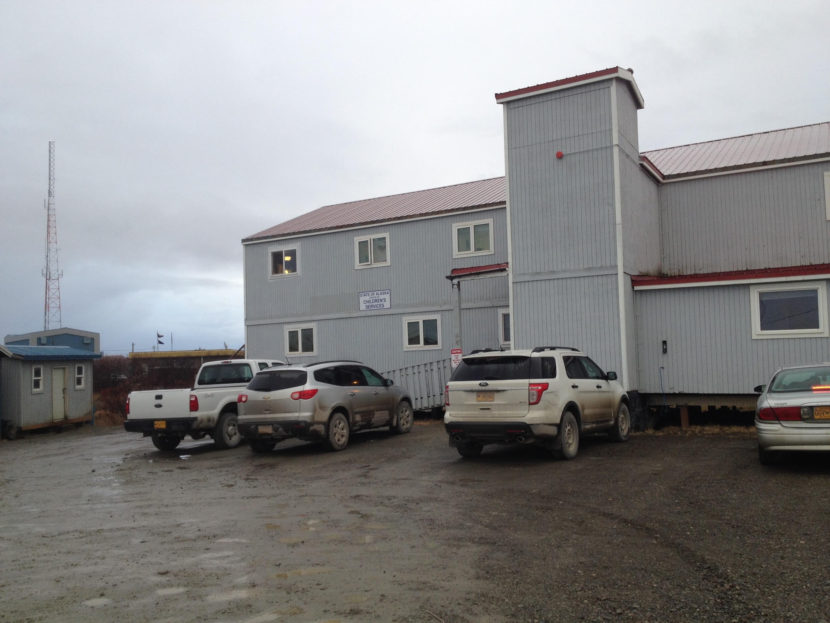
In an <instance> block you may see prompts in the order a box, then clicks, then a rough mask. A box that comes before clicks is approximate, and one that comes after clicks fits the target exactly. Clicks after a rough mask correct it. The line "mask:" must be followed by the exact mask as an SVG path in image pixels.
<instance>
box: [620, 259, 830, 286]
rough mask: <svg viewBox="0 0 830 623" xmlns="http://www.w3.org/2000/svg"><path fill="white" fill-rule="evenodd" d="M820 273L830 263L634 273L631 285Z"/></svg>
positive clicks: (829, 270)
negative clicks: (689, 272) (665, 274)
mask: <svg viewBox="0 0 830 623" xmlns="http://www.w3.org/2000/svg"><path fill="white" fill-rule="evenodd" d="M819 275H830V264H811V265H809V266H781V267H779V268H758V269H754V270H733V271H728V272H720V273H696V274H694V275H672V276H669V277H659V276H658V277H655V276H651V275H633V276H632V277H631V285H632V286H633V287H634V289H635V290H645V289H649V288H655V289H657V288H671V287H675V288H682V287H694V286H699V285H702V284H704V283H716V282H722V283H723V284H724V285H727V284H728V283H730V282H736V281H759V280H765V279H775V280H781V279H786V278H788V277H790V278H792V277H817V276H819Z"/></svg>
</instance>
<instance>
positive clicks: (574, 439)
mask: <svg viewBox="0 0 830 623" xmlns="http://www.w3.org/2000/svg"><path fill="white" fill-rule="evenodd" d="M577 452H579V424H578V423H577V421H576V417H574V414H573V413H571V412H570V411H565V413H563V414H562V418H561V419H560V421H559V434H558V435H557V436H556V442H555V443H554V447H553V454H554V456H556V458H559V459H566V460H570V459H572V458H574V457H575V456H576V454H577Z"/></svg>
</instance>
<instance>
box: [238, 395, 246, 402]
mask: <svg viewBox="0 0 830 623" xmlns="http://www.w3.org/2000/svg"><path fill="white" fill-rule="evenodd" d="M236 402H248V394H239V395H238V396H237V397H236Z"/></svg>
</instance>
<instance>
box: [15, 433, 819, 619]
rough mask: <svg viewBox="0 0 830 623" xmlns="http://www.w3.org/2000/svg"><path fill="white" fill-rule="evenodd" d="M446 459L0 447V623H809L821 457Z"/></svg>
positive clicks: (661, 439) (584, 452)
mask: <svg viewBox="0 0 830 623" xmlns="http://www.w3.org/2000/svg"><path fill="white" fill-rule="evenodd" d="M702 430H703V429H701V430H699V431H697V432H696V433H694V434H665V433H662V434H655V433H639V434H635V435H634V436H632V439H631V440H630V441H629V442H628V443H625V444H615V443H610V442H608V441H606V440H605V439H600V438H598V439H596V440H588V441H586V442H585V443H584V444H583V447H582V449H581V451H580V454H579V456H578V457H577V458H576V459H575V460H573V461H567V462H566V461H556V460H552V459H551V458H550V457H549V456H548V455H546V454H545V453H544V452H543V451H541V450H538V449H534V448H494V449H489V448H488V449H487V450H485V453H484V454H483V456H482V457H481V458H480V459H477V460H462V459H460V458H459V457H458V455H457V454H456V453H455V451H454V450H452V449H450V448H449V447H447V443H446V435H445V433H444V431H443V425H442V424H441V422H440V421H437V420H425V421H421V420H419V421H417V422H416V425H415V427H414V428H413V430H412V432H411V433H410V434H408V435H403V436H397V435H392V434H390V433H388V432H386V431H373V432H368V433H362V434H358V435H355V436H354V437H353V439H352V444H351V445H350V446H349V448H347V449H346V450H345V451H343V452H338V453H332V452H328V451H326V450H325V449H324V447H323V446H320V445H312V444H304V443H300V442H293V441H292V442H285V443H283V444H280V445H278V446H277V449H276V450H275V451H274V452H273V453H271V454H269V455H253V454H252V453H251V452H250V450H249V449H248V448H247V447H240V448H237V449H235V450H230V451H216V450H214V449H213V447H212V444H211V443H210V442H198V443H197V442H190V441H186V442H184V443H183V444H182V446H180V447H179V448H178V449H177V450H176V451H175V452H171V453H161V452H158V451H156V450H155V448H154V447H153V446H152V444H151V443H150V441H149V440H148V439H142V438H141V437H140V436H139V435H134V434H129V433H126V432H123V431H122V430H120V429H117V428H116V429H91V428H89V427H85V428H82V429H77V430H73V431H67V432H63V433H60V434H54V433H47V434H37V435H29V436H28V437H27V438H25V439H22V440H17V441H14V442H3V443H0V465H2V471H1V472H0V508H1V509H2V513H0V528H2V529H0V559H1V560H2V566H1V567H0V569H2V570H0V621H14V622H19V621H32V622H34V621H93V622H94V621H108V622H109V621H117V620H120V621H228V622H247V623H265V622H270V621H296V622H319V621H344V622H345V621H378V622H385V621H400V622H405V621H411V622H425V623H426V622H432V623H435V622H440V621H443V622H446V623H450V622H454V623H455V622H502V621H617V620H623V621H655V622H657V621H770V622H773V621H775V622H778V621H827V620H828V619H830V562H828V561H830V457H824V456H807V457H799V456H794V457H789V458H788V460H786V461H784V462H783V463H782V464H781V465H778V466H775V467H768V468H765V467H762V466H761V465H760V464H759V463H758V460H757V455H756V447H755V437H754V432H753V431H752V430H740V429H733V430H731V431H729V432H720V433H715V434H712V433H709V434H703V432H702Z"/></svg>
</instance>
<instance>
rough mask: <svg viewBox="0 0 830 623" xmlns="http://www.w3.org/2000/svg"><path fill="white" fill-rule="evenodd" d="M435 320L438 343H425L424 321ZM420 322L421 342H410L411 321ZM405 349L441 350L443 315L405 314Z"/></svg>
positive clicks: (419, 333)
mask: <svg viewBox="0 0 830 623" xmlns="http://www.w3.org/2000/svg"><path fill="white" fill-rule="evenodd" d="M425 320H435V321H436V331H437V334H438V343H437V344H424V321H425ZM411 322H417V323H418V335H419V341H420V343H419V344H410V343H409V330H408V329H409V323H411ZM402 324H403V349H404V350H440V349H441V316H440V315H439V314H423V315H420V316H404V318H403V323H402Z"/></svg>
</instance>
